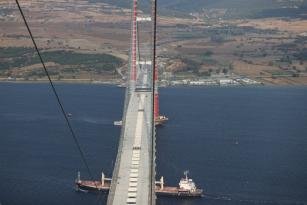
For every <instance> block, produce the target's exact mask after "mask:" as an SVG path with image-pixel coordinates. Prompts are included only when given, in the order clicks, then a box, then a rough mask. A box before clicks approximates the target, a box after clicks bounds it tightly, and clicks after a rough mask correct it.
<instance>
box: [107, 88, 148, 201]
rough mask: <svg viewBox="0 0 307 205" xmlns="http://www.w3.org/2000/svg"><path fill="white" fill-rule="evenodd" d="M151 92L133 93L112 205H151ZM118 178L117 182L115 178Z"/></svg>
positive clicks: (127, 115)
mask: <svg viewBox="0 0 307 205" xmlns="http://www.w3.org/2000/svg"><path fill="white" fill-rule="evenodd" d="M151 113H152V105H151V92H132V94H131V96H130V100H129V102H128V106H127V111H126V116H125V118H126V119H125V120H124V122H125V126H123V129H124V133H123V136H122V137H123V139H122V146H121V147H120V150H119V152H118V155H119V156H118V158H119V160H118V161H117V163H118V164H117V167H118V169H117V171H116V172H117V173H115V174H114V175H113V180H115V181H116V183H113V187H111V192H112V194H110V196H109V197H111V198H110V199H108V204H109V205H111V204H112V205H123V204H140V205H141V204H142V205H145V204H150V200H151V183H152V179H151V174H150V171H151V168H152V165H151V154H150V152H151V128H152V127H151V126H152V123H151V121H152V116H151ZM114 176H115V178H114Z"/></svg>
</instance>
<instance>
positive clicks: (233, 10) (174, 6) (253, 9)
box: [89, 0, 307, 18]
mask: <svg viewBox="0 0 307 205" xmlns="http://www.w3.org/2000/svg"><path fill="white" fill-rule="evenodd" d="M89 2H92V3H95V2H104V3H109V4H113V5H115V6H119V7H130V1H126V0H89ZM142 2H144V1H141V2H140V4H141V7H142V9H143V10H147V9H148V7H149V4H146V3H142ZM306 5H307V0H292V1H288V0H206V1H200V0H159V1H158V6H159V11H160V12H161V13H162V14H163V15H165V14H167V15H172V14H174V15H175V14H177V15H178V14H181V15H186V14H189V13H191V12H201V11H204V10H210V9H225V10H226V14H225V16H226V17H227V18H242V17H244V18H259V17H261V16H264V17H280V16H282V17H287V16H288V17H302V16H303V18H307V17H306V13H307V12H306V11H307V6H306Z"/></svg>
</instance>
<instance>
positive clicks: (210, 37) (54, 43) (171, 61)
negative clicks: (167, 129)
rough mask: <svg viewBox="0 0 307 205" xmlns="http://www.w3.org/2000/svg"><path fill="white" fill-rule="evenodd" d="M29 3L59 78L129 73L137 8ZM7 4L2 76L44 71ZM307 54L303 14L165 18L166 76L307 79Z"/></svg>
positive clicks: (1, 6)
mask: <svg viewBox="0 0 307 205" xmlns="http://www.w3.org/2000/svg"><path fill="white" fill-rule="evenodd" d="M22 7H23V8H24V10H25V15H26V16H27V18H28V19H29V22H30V27H31V28H32V31H33V33H34V36H35V39H36V40H37V42H38V46H39V48H40V49H41V50H42V51H43V53H44V55H45V58H46V59H45V60H46V61H47V64H48V68H49V69H50V72H51V73H52V74H53V77H54V78H56V79H70V78H73V79H84V78H85V79H91V80H102V81H105V80H120V79H121V78H122V77H123V74H125V71H126V70H127V67H128V56H129V45H130V25H131V24H130V13H131V11H130V10H129V9H124V8H119V7H116V6H111V5H109V4H105V3H89V2H88V1H85V0H78V1H75V2H74V4H71V3H70V2H68V1H64V0H63V1H60V0H52V1H48V2H45V1H39V0H35V1H27V2H26V3H22ZM0 10H1V13H0V14H1V15H0V29H1V31H4V32H2V33H1V36H0V47H1V48H0V56H1V57H0V78H2V79H6V78H8V77H11V78H20V79H24V80H33V79H37V78H41V77H43V76H42V73H41V71H39V69H41V67H40V65H39V62H38V61H37V60H38V59H37V56H35V52H34V50H33V48H32V47H33V46H32V44H31V41H30V39H29V37H28V34H27V31H26V29H25V27H24V25H23V22H22V19H21V17H20V15H19V13H18V10H17V9H16V6H15V4H14V3H13V2H11V1H1V2H0ZM213 11H214V10H213ZM213 11H212V12H213ZM139 12H140V13H142V11H139ZM217 12H221V11H220V10H219V11H217ZM23 52H26V53H23ZM7 53H9V56H6V55H7ZM306 54H307V21H306V20H302V19H297V18H291V19H290V18H265V19H244V20H238V19H227V20H225V19H220V18H205V17H204V16H202V15H200V14H197V15H194V16H193V17H189V18H185V17H170V16H159V19H158V55H159V59H158V61H159V65H160V67H159V69H160V73H161V77H163V76H164V75H163V74H165V73H170V74H171V75H172V76H174V78H176V77H181V78H182V77H183V78H184V77H186V78H189V79H198V78H202V77H210V76H212V75H221V76H223V75H227V74H230V73H234V74H236V75H240V76H246V77H249V78H252V79H256V80H258V81H261V82H263V83H265V84H278V85H279V84H291V85H296V84H299V85H300V84H307V59H306V56H307V55H306ZM14 55H15V56H14Z"/></svg>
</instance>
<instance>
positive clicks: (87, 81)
mask: <svg viewBox="0 0 307 205" xmlns="http://www.w3.org/2000/svg"><path fill="white" fill-rule="evenodd" d="M52 82H53V83H55V84H84V85H105V86H117V87H120V88H125V86H123V83H124V82H119V81H115V80H114V81H92V80H90V79H84V80H82V79H75V80H71V79H68V80H52ZM4 83H12V84H14V83H16V84H49V81H48V80H41V79H40V80H7V79H6V80H2V79H1V80H0V84H4ZM178 87H189V88H213V87H215V88H235V87H238V88H239V87H307V85H306V84H287V85H285V84H250V85H248V84H247V85H242V84H240V85H163V86H160V88H178Z"/></svg>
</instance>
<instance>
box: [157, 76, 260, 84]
mask: <svg viewBox="0 0 307 205" xmlns="http://www.w3.org/2000/svg"><path fill="white" fill-rule="evenodd" d="M161 85H164V86H180V85H183V86H244V85H261V82H258V81H255V80H252V79H249V78H246V77H231V78H207V79H198V80H188V79H184V80H170V81H168V80H161Z"/></svg>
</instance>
